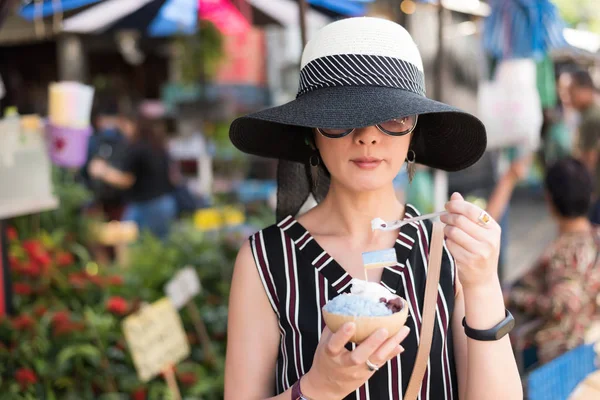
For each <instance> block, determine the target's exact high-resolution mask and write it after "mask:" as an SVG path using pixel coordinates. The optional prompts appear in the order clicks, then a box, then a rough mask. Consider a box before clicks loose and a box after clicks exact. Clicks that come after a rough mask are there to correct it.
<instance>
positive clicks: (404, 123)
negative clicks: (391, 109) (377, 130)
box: [379, 115, 417, 135]
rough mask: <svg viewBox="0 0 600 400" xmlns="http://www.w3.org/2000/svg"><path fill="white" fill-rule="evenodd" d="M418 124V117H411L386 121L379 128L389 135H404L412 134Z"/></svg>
mask: <svg viewBox="0 0 600 400" xmlns="http://www.w3.org/2000/svg"><path fill="white" fill-rule="evenodd" d="M416 123H417V116H416V115H411V116H408V117H404V118H396V119H392V120H389V121H386V122H384V123H382V124H379V126H380V127H381V128H382V129H383V130H384V131H386V132H387V133H389V134H392V135H402V134H405V133H408V132H411V131H412V130H413V129H414V128H415V125H416Z"/></svg>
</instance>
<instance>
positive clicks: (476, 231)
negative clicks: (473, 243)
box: [440, 213, 489, 240]
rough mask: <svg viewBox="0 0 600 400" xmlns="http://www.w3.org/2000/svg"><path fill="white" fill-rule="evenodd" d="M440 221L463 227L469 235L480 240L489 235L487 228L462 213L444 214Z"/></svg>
mask: <svg viewBox="0 0 600 400" xmlns="http://www.w3.org/2000/svg"><path fill="white" fill-rule="evenodd" d="M440 221H442V222H443V223H444V224H446V225H448V226H454V227H457V228H459V229H462V230H463V231H464V232H465V233H467V234H468V235H469V236H471V237H473V238H475V239H478V240H484V239H486V238H487V237H488V236H489V232H488V230H487V229H483V228H482V227H481V226H480V225H479V224H477V223H476V222H473V221H471V220H470V219H469V218H467V217H465V216H464V215H462V214H454V213H448V214H444V215H442V216H441V217H440Z"/></svg>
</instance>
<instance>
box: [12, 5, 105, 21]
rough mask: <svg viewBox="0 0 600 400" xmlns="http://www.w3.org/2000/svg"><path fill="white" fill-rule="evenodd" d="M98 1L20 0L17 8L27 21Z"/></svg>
mask: <svg viewBox="0 0 600 400" xmlns="http://www.w3.org/2000/svg"><path fill="white" fill-rule="evenodd" d="M100 1H102V0H58V1H57V0H54V1H53V0H41V1H39V2H36V1H35V0H25V1H23V2H22V3H23V6H22V7H21V9H20V10H19V15H21V17H23V18H25V19H26V20H28V21H33V20H34V19H36V18H39V17H48V16H50V15H54V14H55V13H56V12H59V11H60V12H63V11H71V10H76V9H78V8H81V7H85V6H88V5H90V4H94V3H98V2H100ZM36 3H37V4H36ZM38 5H39V6H38Z"/></svg>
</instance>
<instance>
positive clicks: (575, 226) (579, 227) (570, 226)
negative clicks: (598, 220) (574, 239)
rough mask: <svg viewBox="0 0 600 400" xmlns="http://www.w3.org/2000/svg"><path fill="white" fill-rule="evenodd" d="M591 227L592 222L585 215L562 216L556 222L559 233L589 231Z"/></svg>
mask: <svg viewBox="0 0 600 400" xmlns="http://www.w3.org/2000/svg"><path fill="white" fill-rule="evenodd" d="M591 229H592V224H591V223H590V221H589V220H588V219H587V218H586V217H578V218H563V219H560V220H559V222H558V231H559V233H560V234H565V233H582V232H589V231H591Z"/></svg>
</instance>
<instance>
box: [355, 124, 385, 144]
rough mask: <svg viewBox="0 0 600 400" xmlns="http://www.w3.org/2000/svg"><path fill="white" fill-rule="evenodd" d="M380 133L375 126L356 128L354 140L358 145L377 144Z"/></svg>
mask: <svg viewBox="0 0 600 400" xmlns="http://www.w3.org/2000/svg"><path fill="white" fill-rule="evenodd" d="M381 135H382V133H381V132H379V129H377V127H375V126H367V127H366V128H357V129H356V130H355V131H354V140H355V141H356V143H358V144H360V145H366V144H376V143H378V142H379V140H380V138H381Z"/></svg>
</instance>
